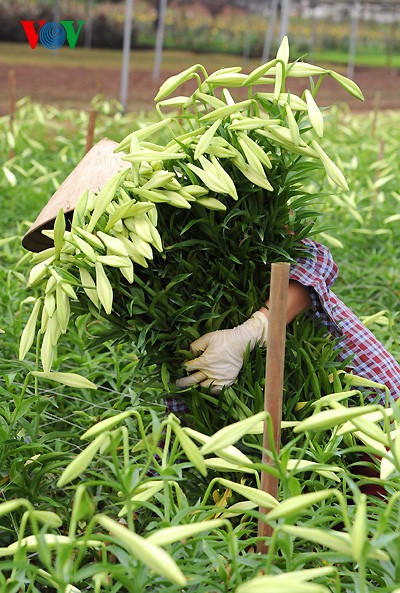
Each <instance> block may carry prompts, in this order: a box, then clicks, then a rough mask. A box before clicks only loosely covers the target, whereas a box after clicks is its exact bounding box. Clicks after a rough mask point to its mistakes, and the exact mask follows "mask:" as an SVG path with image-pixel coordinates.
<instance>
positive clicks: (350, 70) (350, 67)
mask: <svg viewBox="0 0 400 593" xmlns="http://www.w3.org/2000/svg"><path fill="white" fill-rule="evenodd" d="M360 14H361V2H360V0H354V4H353V10H352V14H351V32H350V43H349V61H348V64H347V76H348V78H351V79H352V78H353V76H354V61H355V56H356V49H357V36H358V22H359V20H360Z"/></svg>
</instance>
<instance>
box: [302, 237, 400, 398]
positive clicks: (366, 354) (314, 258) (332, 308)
mask: <svg viewBox="0 0 400 593" xmlns="http://www.w3.org/2000/svg"><path fill="white" fill-rule="evenodd" d="M303 243H304V244H305V245H306V246H307V247H308V251H309V253H310V255H311V257H310V258H308V257H307V258H299V260H298V261H297V263H296V264H294V265H292V266H291V268H290V278H291V279H292V280H297V281H298V282H300V283H301V284H303V285H304V286H306V287H307V288H308V289H309V294H310V298H311V300H312V303H313V309H314V315H315V317H317V318H318V319H320V320H321V322H322V323H323V324H324V325H325V326H326V327H327V329H328V331H329V333H331V334H332V335H333V336H334V337H335V338H341V339H340V341H339V343H338V346H337V347H338V348H340V349H341V351H340V352H339V353H338V358H339V359H340V360H345V359H346V358H348V357H349V356H353V358H352V360H351V363H350V366H349V367H348V371H349V372H351V373H353V374H354V375H359V376H360V377H364V378H365V379H371V380H372V381H376V382H377V383H383V384H384V385H386V386H387V387H388V389H389V392H390V394H391V396H392V397H393V398H394V399H397V398H398V397H399V395H400V366H399V364H398V363H397V362H396V360H395V359H394V358H393V356H392V355H391V354H389V352H387V350H386V349H385V348H384V347H383V345H382V344H381V343H380V342H379V341H378V340H377V339H376V338H375V336H374V335H373V333H371V332H370V331H369V329H367V328H366V327H365V326H364V325H363V324H362V323H361V321H360V320H359V319H358V317H356V315H354V313H353V312H352V311H351V309H349V308H348V307H347V306H346V305H345V304H344V303H343V302H342V301H341V300H340V299H338V297H337V296H336V295H335V294H334V293H333V292H332V291H331V286H332V284H333V282H334V281H335V279H336V278H337V275H338V267H337V265H336V264H335V262H334V261H333V259H332V255H331V253H330V251H329V249H328V248H327V247H325V246H324V245H321V244H320V243H316V242H315V241H312V240H311V239H304V240H303ZM381 393H382V390H381ZM382 398H384V394H382Z"/></svg>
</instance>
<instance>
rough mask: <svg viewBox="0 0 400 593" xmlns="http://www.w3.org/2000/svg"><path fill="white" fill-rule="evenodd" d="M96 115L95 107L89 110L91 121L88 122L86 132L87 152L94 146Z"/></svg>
mask: <svg viewBox="0 0 400 593" xmlns="http://www.w3.org/2000/svg"><path fill="white" fill-rule="evenodd" d="M96 115H97V112H96V110H95V109H91V110H90V111H89V122H88V129H87V134H86V147H85V154H86V153H87V152H89V150H90V149H91V148H92V146H93V139H94V128H95V125H96Z"/></svg>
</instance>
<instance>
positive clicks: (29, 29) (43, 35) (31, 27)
mask: <svg viewBox="0 0 400 593" xmlns="http://www.w3.org/2000/svg"><path fill="white" fill-rule="evenodd" d="M37 22H38V25H39V26H38V28H37V29H36V28H35V21H20V23H21V25H22V26H23V28H24V31H25V34H26V37H27V39H28V41H29V45H30V46H31V48H32V49H36V46H37V43H38V41H40V43H41V44H42V45H43V46H44V47H47V49H58V48H59V47H61V46H62V45H64V43H65V42H67V43H68V45H69V46H70V47H71V48H74V47H75V45H76V42H77V41H78V37H79V34H80V32H81V29H82V26H83V23H84V22H85V21H76V22H77V23H78V26H77V28H76V29H75V28H74V23H75V21H60V22H59V23H57V22H50V23H47V22H46V21H37Z"/></svg>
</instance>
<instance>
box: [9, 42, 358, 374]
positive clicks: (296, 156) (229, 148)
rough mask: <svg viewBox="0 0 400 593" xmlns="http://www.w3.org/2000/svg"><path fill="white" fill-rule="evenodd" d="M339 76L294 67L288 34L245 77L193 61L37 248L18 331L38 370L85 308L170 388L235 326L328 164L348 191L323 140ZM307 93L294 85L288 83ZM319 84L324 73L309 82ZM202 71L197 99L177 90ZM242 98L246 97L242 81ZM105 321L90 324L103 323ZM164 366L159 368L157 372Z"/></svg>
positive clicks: (305, 211) (296, 238)
mask: <svg viewBox="0 0 400 593" xmlns="http://www.w3.org/2000/svg"><path fill="white" fill-rule="evenodd" d="M326 76H331V77H333V78H334V79H335V80H336V81H337V82H338V83H339V84H340V85H342V86H343V87H344V88H345V89H346V90H347V91H348V92H349V93H350V94H352V95H354V96H356V97H358V98H360V99H362V94H361V91H360V90H359V88H358V87H357V85H356V84H355V83H354V82H352V81H350V80H348V79H347V78H345V77H343V76H342V75H340V74H337V73H335V72H333V71H331V70H325V69H323V68H320V67H317V66H313V65H311V64H306V63H304V62H289V46H288V41H287V39H286V38H285V39H284V40H283V42H282V44H281V47H280V48H279V50H278V53H277V56H276V58H275V59H273V60H272V61H270V62H268V63H267V64H264V65H262V66H260V67H258V68H257V69H256V70H254V71H253V72H251V73H250V74H244V73H242V72H241V68H224V69H221V70H219V71H217V72H214V73H212V74H210V75H209V74H208V73H207V72H206V71H205V69H204V68H203V67H202V66H201V65H195V66H193V67H191V68H189V69H187V70H185V71H184V72H182V73H181V74H178V75H176V76H173V77H172V78H170V79H168V80H167V81H166V82H164V84H163V85H162V86H161V88H160V91H159V93H158V94H157V96H156V99H155V100H156V112H157V113H158V116H159V117H158V120H157V121H156V122H155V123H151V124H149V125H143V127H141V128H140V129H139V130H137V131H134V132H132V133H131V134H129V135H128V136H127V137H126V138H124V139H123V140H122V141H121V142H120V143H119V144H118V146H116V148H115V150H114V152H115V153H124V156H122V161H123V162H125V163H126V166H122V168H121V169H120V170H119V171H118V172H117V174H116V175H114V176H113V177H112V178H111V179H109V180H108V182H107V183H106V184H105V185H103V187H102V188H101V190H100V191H99V192H98V193H95V192H92V193H88V192H85V193H84V194H83V195H82V197H81V198H80V199H79V201H78V203H77V204H76V206H75V208H74V212H73V216H72V218H71V219H68V220H67V221H66V218H65V216H64V210H65V209H63V208H62V207H61V209H60V210H59V213H58V215H57V217H56V219H55V223H54V228H53V229H51V230H44V231H43V234H44V235H46V237H47V238H49V239H51V240H52V241H53V242H54V246H51V247H49V248H48V249H46V250H45V251H43V252H41V253H38V254H36V255H34V256H33V262H34V264H35V265H34V267H33V268H32V270H31V273H30V277H29V286H31V287H33V288H35V289H37V292H38V297H37V300H36V302H35V304H34V307H33V311H32V315H31V317H30V319H29V321H28V324H27V326H26V328H25V330H24V333H23V336H22V339H21V349H20V357H21V358H24V356H25V355H26V353H27V352H28V350H29V349H30V347H31V346H32V344H33V342H34V340H35V334H36V331H37V327H38V326H39V324H40V329H39V334H40V338H39V341H38V343H40V359H41V363H42V367H43V374H44V375H45V376H47V377H51V372H52V366H53V360H54V357H55V353H56V346H57V342H58V340H59V338H60V335H61V334H63V333H65V332H66V331H67V327H68V323H69V322H70V317H71V315H74V314H77V313H82V312H88V311H89V312H90V314H91V316H92V318H93V319H96V320H99V319H100V320H106V321H107V323H103V324H100V336H99V337H100V339H101V340H110V339H115V340H118V341H127V340H128V341H130V342H132V343H133V344H134V345H135V347H136V348H137V350H138V352H139V360H140V365H142V366H149V365H153V364H156V365H157V369H162V373H163V382H164V383H165V384H168V382H169V378H170V375H171V373H172V374H173V375H175V374H176V369H177V368H178V365H180V363H181V361H182V360H183V359H184V358H185V357H187V349H188V345H189V343H190V342H191V341H193V339H196V338H197V337H199V336H200V335H201V334H202V333H205V332H207V331H210V330H215V329H219V328H220V327H231V326H234V325H237V324H239V323H241V322H242V321H243V320H244V319H245V318H246V317H247V316H248V315H249V314H251V313H252V312H253V310H254V309H255V308H258V307H259V306H260V304H261V303H262V302H263V301H264V300H265V299H266V297H267V295H268V289H269V270H270V264H271V263H272V262H274V261H277V260H280V261H289V262H290V261H293V260H294V259H295V258H297V257H298V256H299V255H301V254H304V252H305V248H304V245H303V244H302V243H301V239H303V238H305V237H307V236H310V234H312V232H313V223H314V221H315V218H316V217H317V214H318V213H317V212H316V211H315V209H314V203H315V201H316V200H317V199H321V197H322V196H321V192H320V188H319V185H318V183H319V180H320V179H321V175H320V173H321V170H325V172H326V175H327V176H328V177H329V179H330V180H331V181H332V182H333V184H336V186H337V187H338V189H340V190H347V189H348V188H347V183H346V180H345V178H344V175H343V173H342V172H341V171H340V169H339V167H338V166H337V165H336V164H335V163H334V162H333V161H332V160H331V159H330V157H329V156H328V155H327V154H326V152H325V151H324V148H323V116H322V113H321V111H320V109H319V107H318V105H317V103H316V98H315V97H316V92H317V90H318V88H319V86H320V84H321V82H322V80H323V79H324V77H326ZM291 77H296V78H298V77H303V78H305V80H306V81H308V82H310V90H305V91H304V93H303V95H302V96H301V97H299V96H296V95H295V94H293V93H291V92H290V87H289V85H290V78H291ZM314 78H317V79H318V80H317V81H316V82H315V80H314ZM189 79H195V81H196V82H197V89H196V90H195V91H194V92H193V94H192V95H190V96H180V95H179V96H172V97H170V95H171V94H172V93H175V92H176V91H179V87H180V86H181V85H183V84H184V83H187V81H188V80H189ZM244 87H245V88H246V89H247V97H248V98H247V99H245V100H241V99H238V98H237V96H236V94H237V92H238V89H239V88H241V89H243V88H244ZM98 326H99V324H98V323H97V324H96V327H98ZM157 372H158V371H157Z"/></svg>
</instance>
